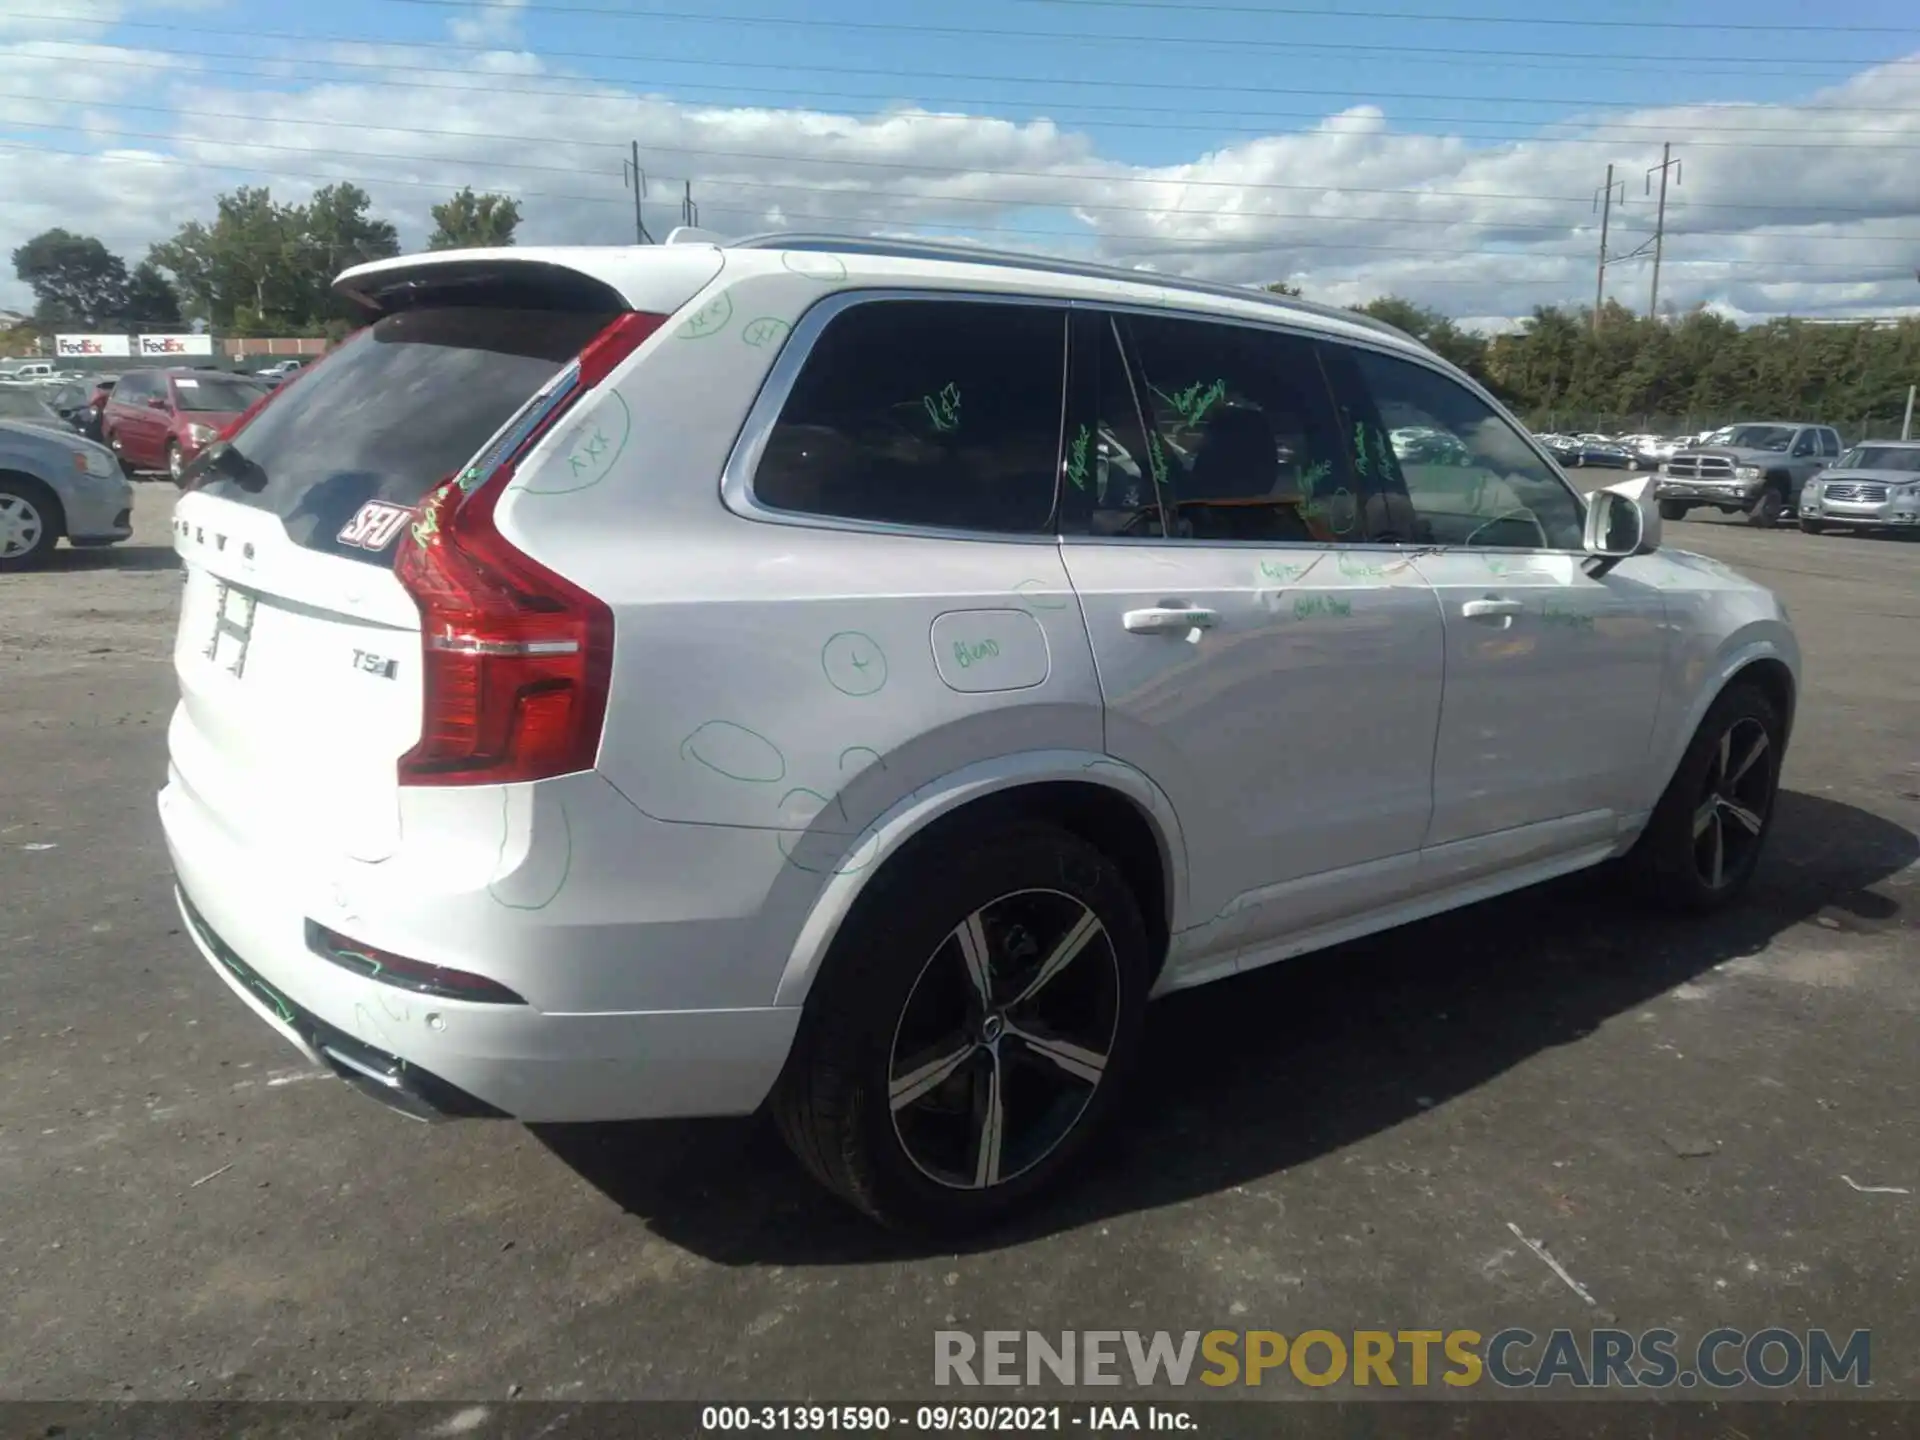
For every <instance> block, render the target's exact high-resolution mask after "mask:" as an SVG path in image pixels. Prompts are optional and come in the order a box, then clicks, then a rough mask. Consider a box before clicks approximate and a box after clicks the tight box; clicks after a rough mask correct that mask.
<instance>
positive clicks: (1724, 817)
mask: <svg viewBox="0 0 1920 1440" xmlns="http://www.w3.org/2000/svg"><path fill="white" fill-rule="evenodd" d="M1772 750H1773V741H1772V739H1771V737H1769V736H1768V734H1767V727H1766V726H1764V725H1762V724H1761V723H1760V722H1759V721H1758V720H1756V719H1754V718H1753V717H1752V716H1745V717H1743V718H1741V719H1739V720H1736V721H1734V722H1733V724H1732V725H1730V726H1729V727H1728V728H1727V730H1726V731H1725V732H1724V733H1723V734H1722V735H1721V736H1720V743H1719V744H1717V745H1716V746H1714V749H1713V755H1712V758H1711V759H1710V760H1709V761H1708V762H1707V774H1706V780H1705V783H1704V785H1703V786H1702V790H1703V793H1702V795H1701V798H1700V801H1699V803H1698V804H1697V805H1696V806H1695V807H1694V812H1693V863H1694V868H1695V871H1696V872H1697V873H1698V874H1699V876H1700V879H1701V882H1702V883H1703V884H1705V885H1706V887H1707V888H1708V889H1709V890H1718V889H1720V888H1721V886H1723V885H1725V884H1726V883H1727V877H1728V876H1730V875H1731V876H1738V875H1740V874H1741V873H1742V872H1743V871H1744V869H1745V867H1746V865H1747V864H1748V863H1749V861H1750V860H1751V858H1752V856H1753V853H1754V851H1756V850H1757V849H1758V848H1759V845H1760V836H1761V832H1762V831H1764V830H1765V829H1766V824H1767V812H1768V810H1769V809H1770V808H1771V806H1772V804H1773V754H1772Z"/></svg>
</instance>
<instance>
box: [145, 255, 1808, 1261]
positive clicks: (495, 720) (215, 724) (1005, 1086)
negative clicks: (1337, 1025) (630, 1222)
mask: <svg viewBox="0 0 1920 1440" xmlns="http://www.w3.org/2000/svg"><path fill="white" fill-rule="evenodd" d="M337 288H338V289H339V290H340V291H341V292H342V293H343V294H344V295H346V296H348V297H351V298H352V299H353V300H355V301H357V302H358V303H359V304H360V305H362V306H363V307H364V308H365V310H366V312H367V315H368V318H369V321H370V323H369V324H368V325H367V326H366V328H364V329H362V330H361V331H360V332H359V333H358V334H356V335H355V336H353V337H352V338H351V339H350V340H348V341H347V342H346V343H345V344H343V345H341V346H340V347H339V348H338V349H337V350H336V351H335V352H334V353H333V354H332V355H330V356H329V357H328V358H327V359H326V360H325V361H323V362H321V363H319V364H318V365H316V366H314V367H312V368H311V369H310V370H309V371H308V372H307V373H306V374H305V375H304V376H303V378H302V379H301V381H300V383H299V384H298V385H294V386H289V387H287V388H286V389H284V390H283V391H280V392H278V393H277V395H276V396H275V397H274V398H273V399H271V400H269V401H267V402H265V403H264V404H263V405H262V406H261V407H260V408H259V409H258V411H257V413H256V414H254V415H253V416H252V417H251V418H250V419H249V420H247V421H246V422H245V423H244V424H243V425H242V426H241V427H240V428H239V430H238V431H237V433H236V434H235V435H234V436H233V437H232V438H231V439H230V440H229V441H227V442H225V443H222V444H218V445H215V446H214V447H212V448H211V449H210V451H209V452H208V453H207V454H206V455H205V456H204V457H203V458H202V459H201V460H200V461H199V462H198V463H197V465H196V468H195V470H194V471H193V472H192V473H191V474H190V475H189V477H188V492H187V493H186V494H185V495H183V497H182V498H181V501H180V504H179V508H178V511H177V518H176V522H175V531H176V536H175V540H176V544H177V546H178V549H179V551H180V554H181V556H182V557H183V559H184V562H185V567H186V572H187V587H186V595H185V600H184V605H183V610H182V615H181V622H180V633H179V642H178V646H177V650H176V663H177V665H178V669H179V677H180V687H181V701H180V705H179V708H178V710H177V711H176V713H175V715H174V718H173V722H172V728H171V733H170V743H171V765H170V767H169V772H168V778H167V784H166V788H165V789H164V790H163V791H162V792H161V795H160V811H161V815H162V818H163V820H164V822H165V828H166V834H167V840H168V844H169V847H170V849H171V852H172V858H173V862H174V865H175V867H176V869H177V873H178V878H179V897H180V905H181V909H182V911H183V913H184V914H185V916H186V919H187V921H188V924H189V927H190V932H191V934H192V935H193V937H194V939H195V942H196V943H197V944H198V946H199V947H200V949H201V950H202V952H203V953H204V954H205V955H206V957H207V958H208V959H209V960H211V961H212V962H213V963H214V965H215V967H216V969H217V970H218V971H219V973H220V974H221V975H222V976H223V977H224V978H225V979H226V980H227V982H228V983H229V984H230V985H231V986H232V988H233V989H234V990H235V991H236V992H237V993H238V994H239V995H240V996H241V997H242V998H243V999H244V1000H245V1001H246V1002H247V1003H248V1004H250V1005H251V1006H252V1007H253V1008H254V1009H255V1010H256V1011H257V1012H258V1013H259V1014H260V1015H261V1017H262V1018H264V1019H265V1020H266V1021H267V1022H268V1023H269V1024H271V1025H273V1026H274V1027H275V1028H276V1029H277V1030H279V1031H280V1032H281V1033H282V1034H283V1035H284V1036H285V1037H286V1038H287V1039H289V1040H291V1041H292V1042H293V1043H294V1044H296V1045H297V1046H299V1047H300V1048H301V1049H302V1050H303V1051H305V1052H306V1053H307V1054H309V1055H310V1056H312V1057H314V1058H315V1059H317V1060H319V1061H321V1062H323V1063H325V1064H326V1065H328V1066H330V1067H332V1068H333V1069H334V1070H335V1071H337V1072H338V1073H339V1074H341V1075H343V1076H345V1077H346V1078H348V1079H350V1080H353V1081H355V1082H356V1083H358V1084H359V1085H361V1086H362V1087H364V1088H366V1089H367V1090H369V1091H371V1092H373V1093H376V1094H379V1095H382V1096H383V1097H384V1098H386V1099H387V1100H388V1101H389V1102H390V1103H392V1104H394V1105H396V1106H399V1107H401V1108H405V1109H409V1110H412V1111H414V1112H416V1113H435V1114H491V1115H506V1116H514V1117H518V1118H521V1119H524V1120H529V1121H588V1120H612V1119H627V1118H641V1117H650V1116H678V1115H715V1114H741V1113H746V1112H750V1111H753V1110H755V1109H756V1108H758V1107H760V1106H761V1105H762V1104H763V1103H770V1104H771V1107H772V1108H773V1110H774V1111H775V1113H776V1114H777V1116H778V1118H779V1121H780V1123H781V1126H782V1128H783V1129H784V1131H785V1133H786V1135H787V1136H788V1138H789V1140H790V1141H791V1142H792V1144H793V1146H794V1148H795V1150H796V1151H797V1152H798V1153H799V1155H800V1156H801V1158H802V1159H803V1160H804V1161H805V1163H806V1164H807V1165H808V1166H809V1167H810V1168H811V1169H812V1171H813V1172H814V1173H815V1174H816V1175H817V1176H818V1177H819V1178H820V1179H821V1180H823V1181H824V1182H825V1183H826V1184H828V1185H829V1186H831V1187H833V1188H834V1189H835V1190H837V1191H838V1192H840V1193H841V1194H842V1195H844V1196H846V1197H847V1198H848V1199H850V1200H852V1201H853V1202H854V1203H856V1204H858V1205H860V1206H861V1207H863V1208H865V1209H866V1210H867V1211H869V1212H870V1213H872V1214H873V1215H875V1216H878V1217H879V1218H881V1219H882V1220H885V1221H887V1222H890V1223H894V1224H898V1225H903V1226H910V1227H921V1228H928V1229H950V1228H961V1227H965V1226H969V1225H978V1224H981V1223H985V1222H989V1221H992V1220H995V1219H997V1218H999V1217H1000V1216H1002V1215H1004V1214H1006V1213H1007V1212H1008V1211H1009V1210H1011V1209H1012V1208H1014V1207H1015V1206H1017V1205H1018V1204H1020V1203H1021V1202H1023V1201H1025V1200H1028V1199H1029V1198H1031V1197H1032V1196H1033V1195H1034V1194H1035V1193H1036V1192H1038V1191H1040V1190H1041V1189H1043V1188H1045V1187H1046V1186H1048V1185H1049V1184H1050V1183H1052V1182H1054V1181H1056V1180H1059V1179H1061V1178H1062V1177H1063V1175H1064V1174H1065V1173H1066V1172H1068V1171H1070V1170H1071V1169H1072V1168H1073V1167H1074V1166H1075V1164H1076V1162H1077V1160H1078V1158H1079V1156H1080V1154H1081V1151H1082V1148H1083V1147H1084V1146H1085V1145H1086V1144H1087V1143H1088V1142H1089V1141H1091V1140H1092V1139H1094V1137H1095V1136H1096V1134H1097V1132H1098V1131H1099V1129H1100V1126H1101V1123H1102V1121H1103V1119H1104V1118H1106V1116H1107V1115H1108V1114H1109V1112H1110V1107H1111V1104H1112V1101H1113V1097H1114V1093H1115V1090H1116V1087H1117V1086H1118V1085H1119V1083H1120V1082H1121V1080H1122V1079H1123V1077H1124V1075H1125V1073H1126V1072H1127V1071H1128V1070H1129V1069H1130V1068H1131V1066H1132V1064H1133V1061H1134V1058H1135V1055H1136V1052H1137V1049H1138V1046H1139V1043H1140V1039H1141V1033H1142V1022H1143V1019H1144V1015H1145V1009H1146V1002H1147V1000H1148V999H1149V998H1150V997H1152V996H1156V995H1160V994H1164V993H1166V992H1168V991H1171V990H1176V989H1179V988H1181V987H1184V986H1191V985H1197V984H1200V983H1203V982H1205V981H1208V980H1213V979H1217V978H1220V977H1223V976H1228V975H1232V974H1235V973H1237V972H1240V971H1244V970H1249V969H1252V968H1254V967H1256V966H1260V965H1265V964H1268V963H1271V962H1273V961H1276V960H1280V959H1284V958H1286V957H1289V956H1292V955H1297V954H1299V953H1301V952H1303V951H1308V950H1313V949H1315V948H1318V947H1321V946H1326V945H1330V944H1333V943H1335V942H1338V941H1342V940H1347V939H1350V938H1352V937H1354V936H1357V935H1361V934H1365V933H1367V932H1370V931H1375V930H1380V929H1383V928H1386V927H1389V926H1393V925H1397V924H1400V923H1402V922H1404V921H1408V920H1411V919H1414V918H1416V917H1419V916H1425V915H1430V914H1433V913H1435V912H1437V911H1441V910H1445V909H1448V908H1451V907H1454V906H1458V905H1463V904H1466V903H1469V902H1472V901H1476V900H1480V899H1483V898H1485V897H1487V896H1490V895H1494V894H1497V893H1499V892H1502V891H1507V890H1512V889H1515V888H1517V887H1520V886H1524V885H1528V884H1532V883H1534V882H1536V881H1540V880H1543V879H1546V878H1548V877H1550V876H1555V875H1560V874H1564V873H1566V872H1569V871H1573V870H1578V869H1580V868H1582V867H1585V866H1591V865H1595V864H1598V863H1600V862H1602V861H1605V860H1608V859H1610V858H1612V857H1626V858H1627V860H1628V863H1629V865H1630V867H1631V868H1632V869H1634V870H1635V871H1636V872H1637V873H1638V874H1640V875H1641V876H1642V877H1643V878H1644V879H1645V880H1646V881H1647V882H1648V883H1649V885H1650V886H1651V887H1652V888H1653V889H1654V890H1656V891H1657V892H1659V893H1660V894H1662V895H1664V896H1666V897H1667V898H1669V899H1671V900H1674V901H1677V902H1679V903H1681V904H1684V905H1687V906H1692V907H1695V908H1701V909H1704V908H1710V907H1712V906H1715V905H1719V904H1721V903H1723V902H1725V901H1727V900H1728V899H1730V898H1731V897H1733V896H1734V895H1735V894H1737V893H1738V892H1739V891H1740V890H1741V888H1742V887H1743V886H1744V885H1745V884H1746V882H1747V880H1748V877H1749V876H1750V875H1751V874H1752V871H1753V867H1754V864H1755V861H1756V859H1757V857H1758V854H1759V851H1760V846H1761V843H1762V841H1763V839H1764V837H1765V834H1766V831H1767V827H1768V824H1769V821H1770V818H1771V816H1772V813H1773V801H1774V793H1775V785H1776V779H1777V776H1778V773H1779V763H1780V758H1781V754H1782V752H1783V750H1784V749H1785V746H1786V742H1787V737H1788V732H1789V730H1790V727H1791V724H1792V718H1793V710H1794V702H1795V695H1796V690H1797V684H1798V678H1797V677H1798V667H1799V655H1798V650H1797V647H1796V645H1795V641H1794V637H1793V634H1792V632H1791V630H1790V628H1789V626H1788V623H1787V617H1786V615H1785V613H1784V612H1783V610H1782V609H1781V607H1780V605H1779V603H1778V602H1777V601H1776V600H1775V599H1774V597H1773V596H1772V595H1771V594H1770V593H1769V592H1768V591H1766V590H1764V589H1762V588H1760V587H1759V586H1757V585H1754V584H1752V583H1750V582H1748V581H1747V580H1745V579H1743V578H1741V577H1740V576H1739V575H1737V574H1734V573H1733V572H1731V571H1729V570H1728V569H1726V568H1725V567H1723V566H1721V565H1719V564H1716V563H1715V562H1713V561H1710V560H1706V559H1702V558H1700V557H1698V556H1694V555H1689V554H1686V553H1684V552H1670V551H1663V550H1660V549H1658V548H1657V546H1658V539H1659V520H1658V517H1657V514H1656V513H1655V512H1654V511H1653V510H1652V508H1651V505H1650V501H1649V499H1648V498H1647V495H1646V485H1647V482H1645V481H1639V482H1628V483H1625V484H1622V485H1619V486H1614V487H1610V488H1608V489H1606V490H1602V491H1600V492H1598V493H1597V494H1596V495H1594V496H1593V497H1591V498H1590V499H1588V500H1583V499H1582V498H1581V496H1580V495H1579V494H1577V493H1576V492H1575V491H1574V489H1573V488H1572V487H1571V486H1569V485H1568V483H1567V482H1566V480H1565V478H1564V477H1563V476H1562V475H1561V474H1560V472H1559V471H1558V470H1557V469H1556V468H1555V467H1554V465H1553V463H1552V462H1551V461H1550V460H1549V459H1548V458H1547V456H1546V455H1545V454H1544V453H1543V452H1542V451H1541V450H1540V449H1539V447H1538V446H1537V445H1536V444H1534V443H1533V441H1531V440H1530V439H1529V438H1528V437H1527V435H1526V434H1525V432H1524V431H1523V430H1521V429H1520V427H1519V426H1518V425H1517V424H1516V423H1514V421H1513V420H1512V418H1511V417H1510V416H1508V415H1507V414H1506V412H1504V411H1503V410H1502V409H1501V408H1500V407H1499V406H1498V405H1497V404H1495V403H1494V402H1493V401H1492V400H1491V399H1490V398H1488V396H1487V395H1486V394H1484V393H1483V392H1482V391H1480V390H1479V389H1477V388H1476V387H1475V386H1474V385H1473V384H1472V383H1471V382H1469V381H1468V380H1467V379H1466V378H1465V377H1464V376H1463V375H1462V374H1460V372H1458V371H1457V370H1455V369H1453V368H1452V367H1450V366H1448V365H1447V364H1445V363H1444V362H1442V361H1441V360H1439V359H1437V358H1436V357H1435V356H1434V355H1433V354H1431V353H1430V352H1429V351H1427V350H1426V349H1424V348H1423V347H1421V346H1420V345H1418V344H1416V343H1415V342H1413V341H1411V340H1409V339H1408V338H1406V337H1405V336H1404V335H1402V334H1400V333H1399V332H1398V331H1394V330H1392V329H1390V328H1388V327H1385V326H1383V325H1380V324H1378V323H1376V322H1372V321H1369V320H1367V319H1365V318H1364V317H1360V316H1356V315H1353V314H1349V313H1347V312H1344V311H1336V310H1331V309H1325V308H1321V307H1317V306H1313V305H1308V304H1304V303H1302V302H1300V301H1297V300H1289V299H1283V298H1280V297H1277V296H1272V295H1266V294H1262V293H1259V292H1254V291H1243V290H1239V289H1236V288H1229V287H1224V286H1209V285H1204V284H1198V283H1188V282H1182V281H1175V280H1169V279H1166V278H1164V277H1160V276H1151V275H1145V274H1141V273H1139V272H1129V271H1114V270H1105V269H1100V268H1096V267H1087V266H1079V265H1075V264H1070V263H1066V262H1051V261H1047V260H1043V259H1038V258H1035V257H1022V256H1008V255H998V254H994V253H991V252H980V251H975V250H971V249H959V248H949V247H940V246H931V245H927V246H916V245H905V244H900V245H896V244H889V243H883V242H863V241H856V240H850V239H847V238H844V237H842V238H839V239H819V238H809V237H804V236H787V237H772V238H768V239H761V240H752V241H742V242H738V243H735V244H732V245H717V244H713V243H708V242H707V241H704V240H698V239H696V240H687V241H683V242H681V243H670V244H667V245H664V246H658V247H649V248H618V249H538V248H525V249H520V248H516V249H509V250H496V251H467V252H440V253H435V254H428V255H417V256H408V257H404V258H400V259H395V260H388V261H381V262H377V263H375V264H370V265H364V266H361V267H358V268H356V269H354V270H350V271H348V272H347V273H346V274H344V275H343V276H342V277H341V278H340V280H339V281H338V287H337ZM1410 431H1419V432H1420V433H1422V434H1431V435H1434V436H1437V437H1440V439H1439V441H1437V442H1436V443H1433V444H1429V445H1424V446H1420V447H1415V448H1414V449H1412V450H1409V451H1408V455H1407V457H1406V458H1404V459H1403V458H1402V457H1401V455H1400V454H1399V453H1397V451H1396V449H1395V446H1394V444H1393V443H1392V440H1391V437H1392V436H1393V435H1395V434H1396V432H1398V433H1402V434H1405V433H1407V432H1410ZM1402 448H1405V447H1404V446H1403V447H1402Z"/></svg>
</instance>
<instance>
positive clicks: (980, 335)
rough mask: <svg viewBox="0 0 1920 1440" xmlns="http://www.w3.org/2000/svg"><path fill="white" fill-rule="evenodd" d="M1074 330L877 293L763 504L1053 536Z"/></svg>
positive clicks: (791, 439)
mask: <svg viewBox="0 0 1920 1440" xmlns="http://www.w3.org/2000/svg"><path fill="white" fill-rule="evenodd" d="M1066 324H1067V319H1066V312H1065V311H1064V310H1060V309H1054V308H1051V307H1049V306H1043V305H1007V304H992V303H988V302H984V301H961V300H924V301H923V300H873V301H867V302H863V303H861V304H857V305H854V306H852V307H851V308H849V309H847V310H845V311H843V312H842V313H840V314H839V315H837V316H835V317H834V318H833V319H832V320H831V321H829V322H828V324H827V327H826V329H825V331H824V332H823V333H822V334H821V336H820V339H819V342H818V343H817V344H816V345H815V346H814V347H813V350H812V352H811V353H810V354H809V355H808V357H807V362H806V366H805V368H804V369H803V370H802V371H801V373H800V377H799V379H798V380H797V381H796V382H795V384H794V387H793V390H792V392H791V393H790V394H789V395H788V396H787V400H786V404H785V405H784V406H783V407H782V408H781V411H780V419H779V420H778V422H776V423H775V425H774V427H773V430H772V433H771V434H770V435H769V436H768V437H767V443H766V448H765V450H764V451H763V452H762V454H761V457H760V462H759V464H758V466H757V467H756V469H755V471H754V476H753V493H754V498H755V499H756V500H757V501H758V502H759V503H760V504H762V505H766V506H769V507H771V508H773V509H776V510H787V511H793V512H797V513H801V514H807V515H821V516H834V517H839V518H844V519H849V520H867V521H878V522H882V523H886V524H893V525H914V526H927V527H930V528H938V529H946V530H971V531H981V532H986V533H991V534H1039V533H1044V532H1045V531H1046V530H1047V528H1048V526H1049V524H1050V522H1051V520H1052V517H1053V512H1054V492H1055V490H1056V488H1057V467H1058V461H1059V455H1060V423H1061V402H1062V390H1063V381H1064V361H1065V356H1066ZM301 383H302V384H307V383H310V382H307V381H302V382H301Z"/></svg>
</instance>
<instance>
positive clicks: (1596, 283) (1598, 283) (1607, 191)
mask: <svg viewBox="0 0 1920 1440" xmlns="http://www.w3.org/2000/svg"><path fill="white" fill-rule="evenodd" d="M1613 184H1614V182H1613V166H1611V165H1609V166H1607V183H1606V186H1605V188H1603V189H1601V190H1599V191H1597V192H1595V194H1594V197H1593V203H1594V205H1595V207H1596V208H1597V209H1598V210H1599V211H1600V263H1599V265H1597V266H1596V267H1595V268H1594V272H1593V330H1594V333H1595V334H1596V335H1597V334H1599V333H1600V306H1601V304H1602V303H1603V302H1604V300H1605V298H1606V293H1607V226H1608V224H1609V222H1611V220H1612V219H1613ZM1625 189H1626V186H1625V182H1624V181H1623V182H1621V191H1622V193H1621V196H1620V203H1621V204H1622V205H1624V204H1626V203H1627V197H1626V194H1625Z"/></svg>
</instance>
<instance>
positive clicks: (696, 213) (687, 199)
mask: <svg viewBox="0 0 1920 1440" xmlns="http://www.w3.org/2000/svg"><path fill="white" fill-rule="evenodd" d="M684 183H685V185H686V187H687V188H686V193H685V195H684V196H683V197H682V198H681V201H680V223H681V224H682V225H685V226H687V227H688V228H690V229H693V228H697V227H698V226H699V224H700V207H699V206H697V205H695V204H694V203H693V182H692V181H691V180H688V181H685V182H684Z"/></svg>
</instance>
